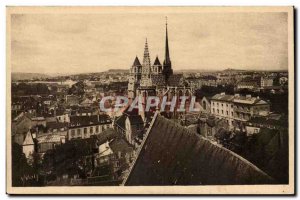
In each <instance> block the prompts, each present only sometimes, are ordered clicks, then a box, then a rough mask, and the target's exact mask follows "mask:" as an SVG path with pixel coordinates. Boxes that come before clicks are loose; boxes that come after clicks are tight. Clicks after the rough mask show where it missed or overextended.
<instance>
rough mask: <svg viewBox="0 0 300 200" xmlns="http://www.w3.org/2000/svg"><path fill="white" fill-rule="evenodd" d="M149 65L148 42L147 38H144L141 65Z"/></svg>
mask: <svg viewBox="0 0 300 200" xmlns="http://www.w3.org/2000/svg"><path fill="white" fill-rule="evenodd" d="M150 66H151V62H150V54H149V49H148V42H147V38H146V43H145V49H144V59H143V67H150Z"/></svg>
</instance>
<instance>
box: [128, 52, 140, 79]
mask: <svg viewBox="0 0 300 200" xmlns="http://www.w3.org/2000/svg"><path fill="white" fill-rule="evenodd" d="M141 74H142V65H141V63H140V61H139V58H138V57H137V56H136V57H135V59H134V62H133V64H132V67H131V68H130V76H132V77H134V80H135V82H136V83H139V82H140V80H141Z"/></svg>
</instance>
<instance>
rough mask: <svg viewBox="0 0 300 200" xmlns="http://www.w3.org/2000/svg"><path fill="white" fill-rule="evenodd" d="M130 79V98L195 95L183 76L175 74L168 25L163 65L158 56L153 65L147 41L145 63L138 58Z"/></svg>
mask: <svg viewBox="0 0 300 200" xmlns="http://www.w3.org/2000/svg"><path fill="white" fill-rule="evenodd" d="M129 72H130V77H129V82H128V98H129V99H134V98H135V97H138V96H142V97H143V98H144V99H146V98H147V97H148V96H158V97H160V98H162V97H163V96H168V99H172V98H173V96H178V97H180V96H189V97H190V96H191V95H193V93H194V90H193V88H192V87H190V86H189V85H188V84H187V83H186V82H184V78H183V75H182V74H174V73H173V69H172V63H171V59H170V52H169V41H168V27H167V23H166V38H165V58H164V62H163V65H162V64H161V62H160V60H159V58H158V56H156V58H155V60H154V62H153V64H152V63H151V59H150V53H149V48H148V42H147V39H146V42H145V48H144V56H143V62H142V64H141V62H140V60H139V58H138V57H137V56H136V57H135V59H134V62H133V65H132V66H131V68H130V71H129Z"/></svg>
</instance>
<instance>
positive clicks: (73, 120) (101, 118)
mask: <svg viewBox="0 0 300 200" xmlns="http://www.w3.org/2000/svg"><path fill="white" fill-rule="evenodd" d="M109 123H111V119H110V117H109V116H108V115H106V114H102V115H90V116H71V117H70V124H69V125H70V127H81V126H91V125H99V124H109Z"/></svg>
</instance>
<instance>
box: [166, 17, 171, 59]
mask: <svg viewBox="0 0 300 200" xmlns="http://www.w3.org/2000/svg"><path fill="white" fill-rule="evenodd" d="M165 64H168V65H171V60H170V53H169V40H168V17H166V47H165Z"/></svg>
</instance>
